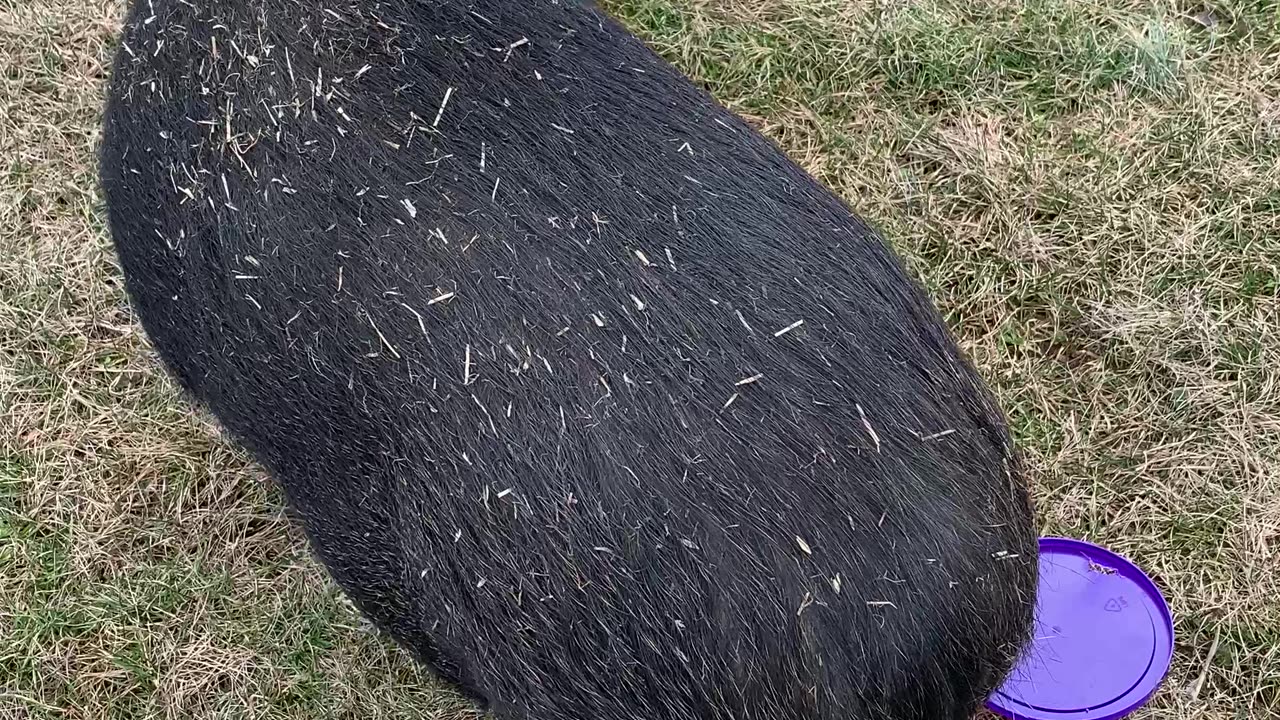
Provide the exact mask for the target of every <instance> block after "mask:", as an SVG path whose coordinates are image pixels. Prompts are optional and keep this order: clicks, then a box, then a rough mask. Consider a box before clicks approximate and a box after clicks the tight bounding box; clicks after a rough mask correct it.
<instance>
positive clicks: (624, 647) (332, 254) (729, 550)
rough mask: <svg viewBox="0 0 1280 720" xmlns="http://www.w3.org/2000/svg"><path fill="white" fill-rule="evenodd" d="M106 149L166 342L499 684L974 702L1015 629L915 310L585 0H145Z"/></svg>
mask: <svg viewBox="0 0 1280 720" xmlns="http://www.w3.org/2000/svg"><path fill="white" fill-rule="evenodd" d="M101 173H102V182H103V187H104V192H105V194H106V199H107V206H108V215H109V221H110V229H111V233H112V235H113V237H114V240H115V243H116V247H117V251H118V253H119V256H120V260H121V264H122V266H123V268H124V271H125V276H126V281H127V284H128V289H129V293H130V296H131V298H132V301H133V303H134V306H135V308H136V309H137V311H138V314H139V316H140V317H141V319H142V322H143V325H144V326H145V328H146V331H147V333H148V335H149V337H150V338H151V340H152V342H153V343H154V344H155V346H156V348H157V349H158V351H159V354H160V355H161V357H162V358H163V360H164V362H165V364H166V366H167V367H168V368H169V370H170V371H171V372H172V373H173V374H174V376H175V377H176V378H178V380H179V381H180V383H181V384H182V386H183V387H184V388H185V390H186V391H187V392H188V393H189V394H190V395H191V396H192V397H193V398H194V399H195V400H197V401H198V402H200V403H201V404H203V405H205V406H207V407H208V408H210V409H211V410H212V412H213V413H214V414H215V415H216V416H217V418H218V419H219V421H220V422H221V423H222V424H223V425H224V426H225V427H226V428H227V429H228V430H229V431H230V432H231V433H232V434H233V435H234V436H235V437H236V438H237V439H238V440H239V441H240V442H241V443H242V444H243V445H244V446H245V447H247V448H248V449H249V450H250V451H251V452H252V454H253V455H254V457H255V458H256V459H257V460H258V461H260V462H261V463H262V464H263V465H264V466H265V467H266V468H267V469H268V470H269V471H270V472H271V473H272V475H273V476H274V477H275V478H276V479H277V480H278V481H279V482H280V483H281V484H282V485H283V487H284V489H285V491H286V495H287V497H288V501H289V504H290V506H291V508H292V509H293V510H294V511H295V512H296V514H297V516H298V517H299V518H300V520H301V522H302V523H303V525H304V526H305V527H306V530H307V533H308V536H309V538H310V540H311V542H312V545H313V547H314V548H315V550H316V551H317V554H318V555H319V557H320V558H321V560H322V561H323V562H324V564H325V565H326V566H327V567H328V569H329V571H330V572H331V573H332V575H333V577H334V578H336V580H337V581H338V582H339V583H340V584H341V586H342V587H343V588H344V589H345V590H346V592H347V593H348V594H349V595H350V596H351V597H352V598H353V599H354V600H355V601H356V602H357V604H358V605H359V606H360V608H361V610H362V611H363V612H364V613H366V614H367V615H368V616H369V617H370V618H371V619H373V620H374V622H375V623H376V624H377V625H378V626H379V627H380V628H382V629H383V630H384V631H386V632H387V633H388V634H390V635H391V636H392V637H394V638H396V639H397V640H398V641H399V642H400V643H402V644H403V645H404V646H406V647H408V648H409V649H411V650H412V651H413V652H414V653H415V654H416V655H417V656H418V657H419V658H420V659H421V660H422V661H423V662H425V663H426V664H428V665H430V666H431V667H432V668H434V669H435V670H436V672H438V673H439V674H440V675H441V676H442V677H443V678H445V679H447V680H449V681H450V682H452V683H454V684H456V685H457V686H458V687H459V688H460V689H462V690H463V691H464V692H466V693H468V694H469V695H471V696H472V697H474V698H476V699H477V700H479V701H481V702H483V703H485V704H486V705H487V706H489V707H490V708H491V709H492V710H493V711H494V712H495V713H496V715H497V716H498V717H499V718H504V719H508V720H514V719H526V718H527V719H529V720H543V719H551V718H566V719H572V720H578V719H581V720H588V719H590V720H624V719H625V720H632V719H633V718H645V719H648V720H668V719H670V720H676V719H680V720H685V719H690V718H693V719H703V718H705V719H716V720H729V719H730V718H732V719H734V720H750V719H756V718H758V719H760V720H790V719H796V720H826V719H830V720H836V719H837V718H838V719H841V720H844V719H847V718H893V719H895V720H897V719H903V720H906V719H908V718H920V719H921V720H926V719H927V720H935V719H938V718H956V719H959V718H965V717H968V716H969V715H971V714H972V713H973V712H974V711H975V710H976V709H977V707H978V704H979V703H980V702H981V700H982V699H983V698H984V697H985V696H986V694H987V693H989V692H990V691H991V690H992V689H993V687H995V685H996V684H997V683H999V682H1000V681H1001V679H1002V678H1003V677H1004V676H1005V675H1006V674H1007V672H1008V671H1009V668H1010V667H1011V665H1012V663H1013V660H1014V659H1015V657H1016V656H1017V654H1018V652H1019V651H1020V650H1021V648H1022V647H1023V646H1024V644H1025V642H1026V640H1027V638H1028V636H1029V631H1030V627H1031V615H1032V608H1033V605H1034V596H1035V584H1036V567H1035V529H1034V525H1033V520H1032V513H1031V508H1030V504H1029V500H1028V496H1027V491H1026V487H1025V484H1024V481H1023V478H1022V474H1021V472H1020V469H1019V466H1018V463H1017V459H1016V453H1015V451H1014V449H1013V447H1012V446H1011V443H1010V441H1009V437H1008V433H1007V430H1006V427H1005V423H1004V420H1003V418H1002V415H1001V413H1000V411H999V410H998V408H997V407H996V406H995V405H994V403H993V401H992V399H991V397H990V395H989V393H988V392H987V390H986V388H985V387H984V386H983V384H982V382H981V381H980V380H979V379H978V377H977V376H976V374H975V373H974V371H973V369H972V368H971V366H970V365H969V363H968V362H967V361H966V360H965V358H964V357H963V356H962V355H961V353H960V352H959V350H958V349H957V347H956V346H955V344H954V343H953V341H952V340H951V338H950V337H949V336H948V334H947V331H946V330H945V328H944V325H943V323H942V321H941V319H940V318H939V316H938V314H937V312H936V311H935V309H934V308H933V306H932V304H931V303H930V302H929V300H928V299H927V298H926V297H925V295H924V293H923V292H922V291H921V290H920V288H919V287H918V286H917V284H916V283H914V282H913V281H912V279H911V278H910V276H909V275H908V274H907V273H906V272H905V271H904V269H903V267H902V265H901V264H900V262H899V261H898V260H897V258H896V257H895V256H894V254H893V253H892V251H891V250H890V249H889V248H888V247H887V246H886V244H885V243H884V242H883V241H882V240H881V238H880V237H879V236H878V235H877V234H876V233H875V232H874V231H873V230H872V229H870V228H869V227H868V225H867V224H865V223H864V222H863V221H861V220H859V219H858V218H857V217H856V216H854V215H853V214H852V213H851V212H850V211H849V209H848V208H847V207H846V206H845V205H844V204H843V203H842V202H841V201H840V200H839V199H838V198H836V197H835V196H834V195H832V194H831V193H830V192H828V191H827V190H825V189H824V188H823V187H821V186H820V185H819V184H818V183H816V182H815V181H814V180H813V179H812V178H811V177H809V176H808V175H807V174H805V173H804V172H803V171H802V170H800V169H799V168H798V167H797V166H796V165H795V164H794V163H792V162H791V161H790V160H789V159H788V158H787V157H785V156H784V155H783V153H781V152H780V151H779V150H778V149H777V148H776V147H775V146H774V145H772V144H771V143H770V142H768V141H767V140H766V139H764V138H763V137H762V136H761V135H760V134H758V133H757V132H755V131H754V130H752V129H751V128H750V127H748V126H747V125H746V124H745V123H744V122H742V121H741V120H740V119H739V118H737V117H736V116H735V115H733V114H732V113H730V112H728V111H727V110H725V109H724V108H722V107H721V106H719V105H717V104H716V103H715V102H714V101H713V100H712V99H711V98H710V97H709V96H708V95H707V94H706V93H704V92H703V91H701V90H699V89H698V88H696V87H695V86H694V85H693V84H692V83H691V82H690V81H689V80H688V79H686V78H685V77H683V76H682V75H681V74H679V73H678V72H677V71H676V70H675V69H673V68H672V67H671V66H670V65H668V64H667V63H665V62H664V61H662V60H660V59H659V58H658V57H657V56H655V55H654V54H653V53H652V52H651V51H650V50H649V49H647V48H646V47H645V46H644V44H643V43H641V42H640V41H639V40H638V39H636V38H635V37H633V36H632V35H631V34H629V33H628V32H626V31H625V30H624V29H623V28H621V27H620V26H619V25H618V24H616V23H615V22H614V21H613V20H611V19H610V18H608V17H607V16H605V15H604V14H603V13H602V12H600V11H599V10H598V9H595V8H594V7H592V6H590V5H582V4H576V3H573V2H550V1H548V0H532V1H529V2H515V1H511V0H509V1H508V2H496V1H493V0H483V1H478V2H474V3H471V4H464V3H455V2H423V1H421V0H386V1H384V2H372V1H368V0H349V1H348V2H333V1H332V0H320V2H312V3H299V2H295V1H294V0H222V1H217V0H215V1H213V2H185V1H184V0H152V1H150V2H144V1H135V3H134V6H133V7H132V9H131V11H130V14H129V17H128V20H127V22H126V26H125V33H124V40H123V46H122V48H121V50H120V53H119V56H118V58H117V62H116V65H115V72H114V75H113V79H112V83H111V91H110V97H109V101H108V110H107V116H106V130H105V136H104V143H103V151H102V165H101Z"/></svg>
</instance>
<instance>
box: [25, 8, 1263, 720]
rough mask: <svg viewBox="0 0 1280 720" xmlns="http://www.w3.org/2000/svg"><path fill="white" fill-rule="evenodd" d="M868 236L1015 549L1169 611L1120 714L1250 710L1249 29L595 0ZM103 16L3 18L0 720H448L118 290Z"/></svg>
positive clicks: (435, 691) (1256, 434)
mask: <svg viewBox="0 0 1280 720" xmlns="http://www.w3.org/2000/svg"><path fill="white" fill-rule="evenodd" d="M605 4H606V6H607V7H608V8H609V9H610V10H611V11H613V12H614V13H615V14H617V15H618V16H619V17H621V18H622V19H624V20H625V21H626V22H627V24H629V25H630V26H631V27H632V28H634V29H635V31H636V32H637V33H639V34H641V35H642V36H644V37H645V38H646V39H648V40H650V41H651V42H652V44H653V46H654V47H655V48H656V49H657V50H658V51H659V52H661V53H662V54H663V55H665V56H666V57H668V58H669V59H671V60H672V61H673V62H675V63H677V64H678V65H679V66H680V67H681V68H683V69H684V70H685V71H686V72H688V73H689V74H690V75H691V76H693V77H694V78H695V79H696V80H698V81H699V82H701V83H703V84H704V85H705V86H706V87H707V88H708V89H710V91H711V92H712V93H713V94H715V95H716V97H718V98H719V99H720V100H721V101H722V102H724V103H726V104H728V105H730V106H731V107H733V108H734V109H735V110H737V111H738V112H740V113H741V114H743V115H745V116H747V117H748V118H749V119H751V120H752V121H753V122H754V123H755V124H756V125H757V127H759V128H761V129H762V130H763V131H764V132H765V133H767V134H768V135H769V136H771V137H773V138H774V139H776V140H777V141H778V142H779V143H780V144H781V145H782V146H783V148H785V149H786V150H787V151H788V152H789V153H790V154H791V155H792V156H793V157H794V158H796V159H797V160H798V161H799V162H801V163H802V164H803V165H804V166H805V167H806V168H808V169H809V170H810V171H811V172H813V173H814V174H815V175H816V176H817V177H818V178H819V179H821V180H822V181H824V182H825V183H826V184H827V185H828V186H830V187H832V188H833V189H834V190H835V191H836V192H838V193H840V194H841V195H843V196H844V197H845V198H847V199H848V201H849V202H850V203H851V204H852V205H853V207H855V208H856V209H858V210H859V211H860V212H861V213H862V214H863V215H864V216H866V217H867V218H868V219H869V220H871V221H872V222H874V223H876V224H878V225H879V226H880V227H882V228H883V230H884V231H885V233H886V235H887V236H888V237H889V238H890V239H891V240H892V241H893V242H894V243H895V244H896V246H897V247H898V248H899V250H900V251H901V252H902V253H903V255H904V256H906V257H907V258H908V260H909V261H910V263H911V265H912V266H913V268H914V270H915V271H916V272H917V273H918V274H919V276H920V277H922V278H923V279H924V281H925V282H926V283H927V285H928V286H929V288H930V289H931V290H932V291H933V293H934V297H935V298H936V299H937V302H938V303H939V304H940V305H941V307H942V308H943V309H944V311H945V312H946V315H947V318H948V320H949V322H950V323H951V326H952V327H953V329H954V330H955V332H956V334H957V336H958V338H959V339H960V341H961V343H962V344H963V346H964V347H965V348H966V349H967V351H968V352H970V353H971V354H972V356H973V358H974V359H975V361H976V362H977V363H978V365H979V366H980V368H981V369H982V371H983V372H984V374H985V376H986V377H987V378H988V379H989V380H990V381H991V383H992V384H993V385H994V386H995V388H996V390H997V392H998V393H999V396H1000V398H1001V400H1002V402H1003V405H1004V407H1005V409H1006V411H1007V412H1008V413H1009V416H1010V418H1011V421H1012V423H1013V426H1014V428H1015V430H1016V433H1017V437H1018V440H1019V442H1020V443H1021V447H1022V449H1023V451H1024V452H1025V454H1026V457H1027V461H1028V464H1029V467H1030V470H1031V474H1032V481H1033V483H1034V487H1035V494H1036V497H1037V500H1038V507H1039V513H1040V516H1041V518H1042V521H1043V523H1044V528H1045V531H1046V533H1049V534H1063V535H1070V536H1075V537H1082V538H1085V539H1089V540H1093V541H1096V542H1100V543H1103V544H1106V545H1108V546H1110V547H1112V548H1114V549H1116V550H1118V551H1120V552H1122V553H1124V554H1127V555H1129V556H1131V557H1132V558H1134V559H1136V560H1138V561H1139V562H1140V563H1141V564H1142V565H1143V566H1144V567H1145V568H1146V569H1148V570H1149V571H1150V572H1151V573H1152V574H1153V575H1154V576H1155V577H1156V579H1157V581H1158V582H1159V583H1160V585H1161V586H1162V588H1163V589H1164V590H1165V592H1166V594H1167V596H1168V597H1169V599H1170V602H1171V604H1172V606H1173V609H1174V612H1175V614H1176V618H1177V632H1178V644H1177V655H1176V659H1175V665H1174V667H1173V670H1172V672H1171V674H1170V676H1169V679H1168V682H1167V683H1166V685H1165V687H1164V688H1163V689H1162V691H1161V692H1160V694H1159V696H1158V697H1157V698H1156V700H1155V701H1154V703H1153V704H1152V705H1151V707H1149V708H1148V709H1146V710H1144V711H1142V712H1141V713H1139V715H1138V716H1136V717H1137V718H1170V719H1181V718H1187V719H1190V718H1204V719H1205V720H1244V719H1246V718H1266V717H1276V716H1280V4H1278V3H1277V2H1276V0H1224V1H1223V2H1214V3H1211V4H1210V5H1208V6H1206V5H1202V4H1199V3H1198V2H1192V1H1191V0H1177V1H1176V2H1167V1H1165V0H1155V1H1154V2H1152V1H1148V0H1106V1H1104V0H1026V1H1025V2H1014V1H1013V0H982V1H981V2H969V1H967V0H875V1H872V0H607V1H606V3H605ZM122 13H123V6H122V4H121V2H120V1H119V0H0V719H3V720H9V719H10V718H12V719H15V720H16V719H19V718H85V719H97V718H135V717H136V718H175V719H176V718H228V719H229V718H297V719H299V720H301V719H304V718H305V719H311V718H330V717H332V718H353V719H356V718H359V719H364V718H438V719H441V720H446V719H447V720H453V719H456V718H467V717H473V716H474V714H475V713H474V712H473V711H472V710H470V709H469V708H468V707H467V705H466V704H465V703H464V702H462V701H460V700H459V699H457V698H456V697H454V696H453V695H451V694H449V693H448V692H447V691H445V690H443V689H441V688H440V687H439V686H437V685H435V684H434V683H433V681H432V680H431V679H430V678H429V677H427V676H426V675H424V673H423V672H421V671H420V670H418V669H417V668H416V667H415V666H414V665H413V664H412V663H411V662H410V661H409V659H408V658H407V657H406V656H405V654H403V653H401V652H400V651H398V650H397V649H395V648H393V647H391V646H390V645H389V644H388V643H387V642H385V641H383V640H381V639H379V638H378V637H377V636H376V635H374V634H373V633H371V632H370V631H369V628H368V626H367V624H366V623H364V622H363V621H362V620H361V619H360V618H359V617H358V616H357V615H356V614H355V612H354V611H353V609H352V608H351V606H350V605H349V604H348V603H347V602H346V601H344V600H343V599H342V598H341V596H340V595H339V594H338V592H337V591H336V590H335V588H334V586H333V585H332V584H331V583H329V582H328V581H327V579H326V578H325V576H324V575H323V573H322V572H321V571H320V570H319V569H318V567H317V565H316V563H314V562H313V561H312V560H311V559H310V558H309V556H308V553H307V551H306V549H305V547H304V545H303V543H302V540H301V537H300V534H299V533H298V532H297V531H296V530H295V529H293V528H291V527H290V525H289V524H288V523H287V522H286V521H285V519H284V517H283V514H282V511H281V505H280V496H279V494H278V493H277V491H276V490H275V489H274V488H273V487H272V486H271V484H270V483H269V482H268V481H267V480H266V479H265V478H264V476H263V474H262V473H261V472H260V471H259V470H257V469H256V468H254V467H253V466H252V465H251V464H250V463H249V462H248V461H247V460H246V459H245V457H244V456H243V454H241V453H240V452H238V451H237V450H236V449H234V448H232V447H231V446H230V445H229V444H228V443H227V442H226V440H224V439H223V438H222V437H220V435H219V433H218V432H217V430H216V429H215V428H214V427H213V425H212V424H211V423H210V422H209V421H208V419H207V418H205V417H203V416H202V415H200V414H199V413H197V412H194V411H193V410H192V409H191V408H190V407H188V406H187V405H185V404H184V403H183V402H182V401H181V400H180V399H179V397H178V395H177V393H176V392H175V389H174V386H173V384H172V383H170V382H169V381H168V380H167V379H166V378H165V377H164V376H163V375H162V374H161V373H160V372H159V370H158V365H157V363H156V361H155V360H154V358H153V356H152V354H151V353H150V351H149V349H148V347H147V345H146V342H145V339H144V338H143V337H142V335H141V333H140V331H139V327H138V325H137V324H136V322H135V321H134V320H133V318H132V317H131V314H130V311H129V309H128V306H127V303H126V301H125V298H124V296H123V294H122V291H121V281H120V274H119V270H118V268H117V267H116V266H115V262H114V258H113V255H112V252H111V249H110V245H109V242H108V239H107V237H106V234H105V231H104V219H103V213H102V210H101V199H100V196H99V194H98V190H97V186H96V179H95V170H94V150H95V145H96V142H97V137H98V121H99V113H100V104H101V101H102V93H103V84H104V82H105V80H106V73H107V67H108V63H109V59H110V55H111V53H112V51H113V48H114V44H115V35H116V33H117V31H118V27H119V23H120V20H121V17H122Z"/></svg>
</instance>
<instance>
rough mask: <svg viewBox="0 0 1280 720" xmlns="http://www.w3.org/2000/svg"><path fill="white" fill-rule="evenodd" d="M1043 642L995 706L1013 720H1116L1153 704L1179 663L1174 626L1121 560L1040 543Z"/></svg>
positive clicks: (1076, 546) (1086, 547)
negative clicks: (1175, 657)
mask: <svg viewBox="0 0 1280 720" xmlns="http://www.w3.org/2000/svg"><path fill="white" fill-rule="evenodd" d="M1035 632H1036V634H1035V639H1034V640H1033V641H1032V643H1031V645H1030V646H1029V647H1028V648H1027V650H1026V652H1025V653H1024V654H1023V657H1022V660H1021V661H1019V663H1018V665H1017V667H1015V668H1014V670H1013V672H1012V673H1011V674H1010V676H1009V678H1008V680H1006V681H1005V684H1004V686H1003V687H1001V688H1000V689H999V690H997V691H996V692H995V694H993V695H992V696H991V698H990V699H989V700H988V701H987V707H988V708H990V709H991V710H992V711H994V712H996V713H999V714H1000V715H1003V716H1004V717H1006V718H1011V719H1012V720H1117V719H1118V718H1122V717H1124V716H1126V715H1128V714H1129V713H1131V712H1133V711H1134V710H1137V709H1138V708H1139V707H1141V706H1142V704H1143V703H1145V702H1146V701H1147V700H1149V699H1151V696H1152V694H1154V693H1155V691H1156V688H1158V687H1160V683H1161V682H1162V681H1163V680H1164V676H1165V673H1167V672H1168V671H1169V663H1170V661H1171V659H1172V658H1173V616H1172V614H1171V613H1170V612H1169V606H1168V604H1167V603H1166V602H1165V600H1164V597H1162V596H1161V595H1160V591H1159V590H1158V589H1157V588H1156V586H1155V583H1153V582H1152V581H1151V579H1150V578H1148V577H1147V576H1146V575H1145V574H1144V573H1143V572H1142V571H1141V570H1139V569H1138V567H1137V566H1136V565H1134V564H1133V563H1131V562H1129V561H1128V560H1125V559H1124V558H1122V557H1120V556H1119V555H1117V554H1115V553H1113V552H1111V551H1110V550H1105V549H1103V548H1100V547H1098V546H1097V545H1092V544H1090V543H1086V542H1082V541H1079V540H1067V539H1064V538H1041V539H1040V588H1039V593H1038V596H1037V598H1036V630H1035Z"/></svg>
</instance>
